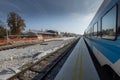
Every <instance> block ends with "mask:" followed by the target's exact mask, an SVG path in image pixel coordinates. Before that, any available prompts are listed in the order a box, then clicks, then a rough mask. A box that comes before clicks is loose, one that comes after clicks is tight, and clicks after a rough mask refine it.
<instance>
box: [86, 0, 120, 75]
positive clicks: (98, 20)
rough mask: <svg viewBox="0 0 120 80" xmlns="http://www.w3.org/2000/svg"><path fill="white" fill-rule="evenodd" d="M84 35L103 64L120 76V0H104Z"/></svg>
mask: <svg viewBox="0 0 120 80" xmlns="http://www.w3.org/2000/svg"><path fill="white" fill-rule="evenodd" d="M84 35H85V40H86V42H87V43H88V45H89V47H90V49H91V50H92V51H93V53H94V55H95V57H96V58H97V60H98V61H99V63H100V64H101V66H109V67H110V68H111V69H113V71H114V72H115V73H116V74H117V75H118V76H119V77H120V0H104V2H103V4H102V5H101V7H100V8H99V10H98V12H97V13H96V15H95V17H94V18H93V20H92V21H91V23H90V24H89V26H88V28H87V29H86V30H85V32H84Z"/></svg>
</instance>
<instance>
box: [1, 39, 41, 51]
mask: <svg viewBox="0 0 120 80" xmlns="http://www.w3.org/2000/svg"><path fill="white" fill-rule="evenodd" d="M42 42H43V41H36V42H35V41H34V42H32V41H31V42H25V43H19V44H10V43H9V44H6V45H2V46H0V51H2V50H8V49H13V48H20V47H27V46H30V45H35V44H40V43H42Z"/></svg>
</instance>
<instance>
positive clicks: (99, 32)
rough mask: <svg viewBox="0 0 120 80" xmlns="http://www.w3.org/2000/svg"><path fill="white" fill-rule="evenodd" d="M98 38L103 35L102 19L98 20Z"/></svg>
mask: <svg viewBox="0 0 120 80" xmlns="http://www.w3.org/2000/svg"><path fill="white" fill-rule="evenodd" d="M97 36H98V38H100V37H101V21H98V34H97Z"/></svg>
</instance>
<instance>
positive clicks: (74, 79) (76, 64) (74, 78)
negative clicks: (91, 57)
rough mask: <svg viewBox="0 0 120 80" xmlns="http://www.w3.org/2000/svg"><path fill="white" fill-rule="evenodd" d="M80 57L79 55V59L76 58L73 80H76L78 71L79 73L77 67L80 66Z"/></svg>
mask: <svg viewBox="0 0 120 80" xmlns="http://www.w3.org/2000/svg"><path fill="white" fill-rule="evenodd" d="M78 59H79V56H77V59H76V63H75V67H74V70H73V78H72V80H76V73H77V68H78Z"/></svg>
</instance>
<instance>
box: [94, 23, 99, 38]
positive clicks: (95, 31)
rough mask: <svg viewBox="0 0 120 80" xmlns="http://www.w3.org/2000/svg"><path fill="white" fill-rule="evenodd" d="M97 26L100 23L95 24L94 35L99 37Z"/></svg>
mask: <svg viewBox="0 0 120 80" xmlns="http://www.w3.org/2000/svg"><path fill="white" fill-rule="evenodd" d="M97 27H98V23H96V24H94V37H97Z"/></svg>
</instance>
